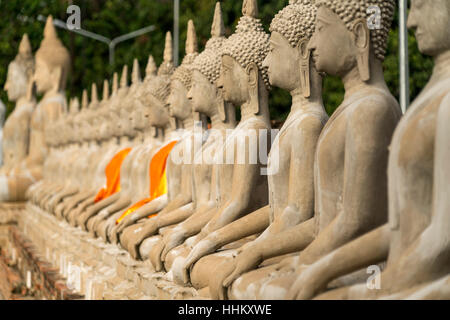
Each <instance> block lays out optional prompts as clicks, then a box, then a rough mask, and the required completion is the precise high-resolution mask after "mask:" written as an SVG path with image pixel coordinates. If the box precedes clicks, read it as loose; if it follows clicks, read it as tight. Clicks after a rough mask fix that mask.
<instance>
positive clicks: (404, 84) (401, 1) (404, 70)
mask: <svg viewBox="0 0 450 320" xmlns="http://www.w3.org/2000/svg"><path fill="white" fill-rule="evenodd" d="M398 10H399V25H400V26H399V57H400V106H401V108H402V111H403V113H405V112H406V110H407V109H408V107H409V103H410V97H409V58H408V29H407V27H406V21H407V11H408V1H407V0H398Z"/></svg>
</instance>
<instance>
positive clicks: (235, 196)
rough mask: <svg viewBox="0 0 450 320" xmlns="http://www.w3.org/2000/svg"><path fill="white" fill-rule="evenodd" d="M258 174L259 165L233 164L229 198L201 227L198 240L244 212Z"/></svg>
mask: <svg viewBox="0 0 450 320" xmlns="http://www.w3.org/2000/svg"><path fill="white" fill-rule="evenodd" d="M260 174H261V173H260V166H259V165H248V164H235V165H234V172H233V183H232V193H231V199H230V200H229V201H227V202H226V203H225V204H224V205H223V206H221V208H220V209H219V210H218V211H217V213H216V214H215V215H214V217H213V218H212V219H211V221H210V222H209V223H208V224H207V225H206V226H205V227H204V228H203V229H202V232H201V235H199V238H198V240H201V239H203V238H204V237H205V236H207V235H208V234H209V233H210V232H213V231H215V230H218V229H220V228H222V227H224V226H226V225H227V224H229V223H231V222H233V221H234V220H236V219H238V218H240V217H241V216H242V215H243V214H244V213H245V212H244V211H245V210H246V209H247V208H248V207H249V205H250V200H251V195H252V192H254V189H255V187H256V185H255V184H256V183H257V181H259V180H260V179H259V176H260Z"/></svg>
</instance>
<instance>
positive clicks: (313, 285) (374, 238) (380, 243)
mask: <svg viewBox="0 0 450 320" xmlns="http://www.w3.org/2000/svg"><path fill="white" fill-rule="evenodd" d="M390 235H391V232H390V229H389V225H387V224H386V225H384V226H382V227H380V228H378V229H376V230H374V231H372V232H369V233H367V234H365V235H363V236H362V237H359V238H358V239H356V240H353V241H351V242H349V243H347V244H346V245H344V246H342V247H340V248H338V249H337V250H335V251H333V252H331V253H329V254H327V255H326V256H324V257H322V258H320V259H319V260H317V261H316V262H315V263H313V264H311V265H308V266H305V268H304V269H303V268H301V271H300V270H297V271H298V278H297V280H296V281H295V283H294V285H293V286H292V287H291V289H290V291H289V293H288V296H287V297H286V298H288V299H299V300H305V299H312V298H313V297H314V296H316V295H317V294H319V293H320V291H322V290H324V289H325V288H326V286H327V284H328V283H330V282H331V281H332V280H334V279H336V278H338V277H340V276H344V275H347V274H350V273H352V272H354V271H357V270H360V269H361V268H364V267H367V266H369V265H372V264H376V263H379V262H382V261H385V260H386V259H387V257H388V254H389V244H390ZM355 252H357V253H358V254H355Z"/></svg>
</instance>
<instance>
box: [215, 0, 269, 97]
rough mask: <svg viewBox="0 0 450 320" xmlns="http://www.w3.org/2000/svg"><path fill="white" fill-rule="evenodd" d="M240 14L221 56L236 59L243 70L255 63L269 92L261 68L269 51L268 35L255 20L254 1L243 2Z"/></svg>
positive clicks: (266, 77) (256, 12)
mask: <svg viewBox="0 0 450 320" xmlns="http://www.w3.org/2000/svg"><path fill="white" fill-rule="evenodd" d="M242 13H243V16H242V17H241V18H240V20H239V23H238V25H237V27H236V31H235V33H234V34H233V35H231V36H230V37H229V38H228V39H227V40H226V41H225V43H224V45H223V48H222V49H223V50H222V56H223V55H228V56H230V57H232V58H234V59H236V61H237V62H238V63H239V64H240V65H241V66H242V67H243V68H244V69H245V68H247V66H248V65H249V64H250V63H251V62H254V63H256V65H257V66H258V69H259V71H260V72H261V74H262V77H263V80H264V83H265V85H266V88H267V89H269V90H270V83H269V75H268V72H267V68H265V67H263V61H264V59H265V58H266V56H267V54H268V53H269V50H270V44H269V35H268V34H267V33H265V32H264V28H263V25H262V24H261V20H259V19H257V18H256V16H257V15H258V6H257V2H256V0H244V3H243V6H242Z"/></svg>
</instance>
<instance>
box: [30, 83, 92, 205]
mask: <svg viewBox="0 0 450 320" xmlns="http://www.w3.org/2000/svg"><path fill="white" fill-rule="evenodd" d="M87 104H88V95H87V91H86V90H84V91H83V99H82V107H83V109H84V110H85V109H86V108H87ZM80 115H81V114H80ZM61 121H62V117H61V118H59V119H58V121H55V122H54V123H51V124H49V125H48V126H47V127H46V129H45V141H46V144H47V145H48V147H49V149H50V150H51V151H52V152H55V149H57V147H58V146H59V145H60V142H61V141H62V140H61V138H62V136H63V135H62V134H61V133H60V134H56V133H58V132H59V130H60V129H64V128H59V127H58V126H60V122H61ZM64 131H65V130H64ZM56 153H57V154H58V155H59V153H58V152H56ZM59 160H60V159H59V158H57V157H48V159H47V160H46V162H45V168H44V171H47V172H53V173H55V171H54V170H58V169H59V168H60V164H59ZM54 176H56V180H55V179H54ZM62 187H63V186H62V185H61V183H60V177H59V176H58V175H56V173H55V175H53V176H52V177H47V178H45V179H41V180H40V181H38V182H37V183H35V184H33V185H32V186H31V187H30V188H29V190H28V194H29V197H28V198H29V201H30V202H31V203H33V204H35V205H37V206H40V207H41V208H43V204H41V203H43V202H44V201H45V200H47V199H48V198H50V197H51V196H52V195H53V194H54V193H55V192H59V191H60V190H61V189H62Z"/></svg>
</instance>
